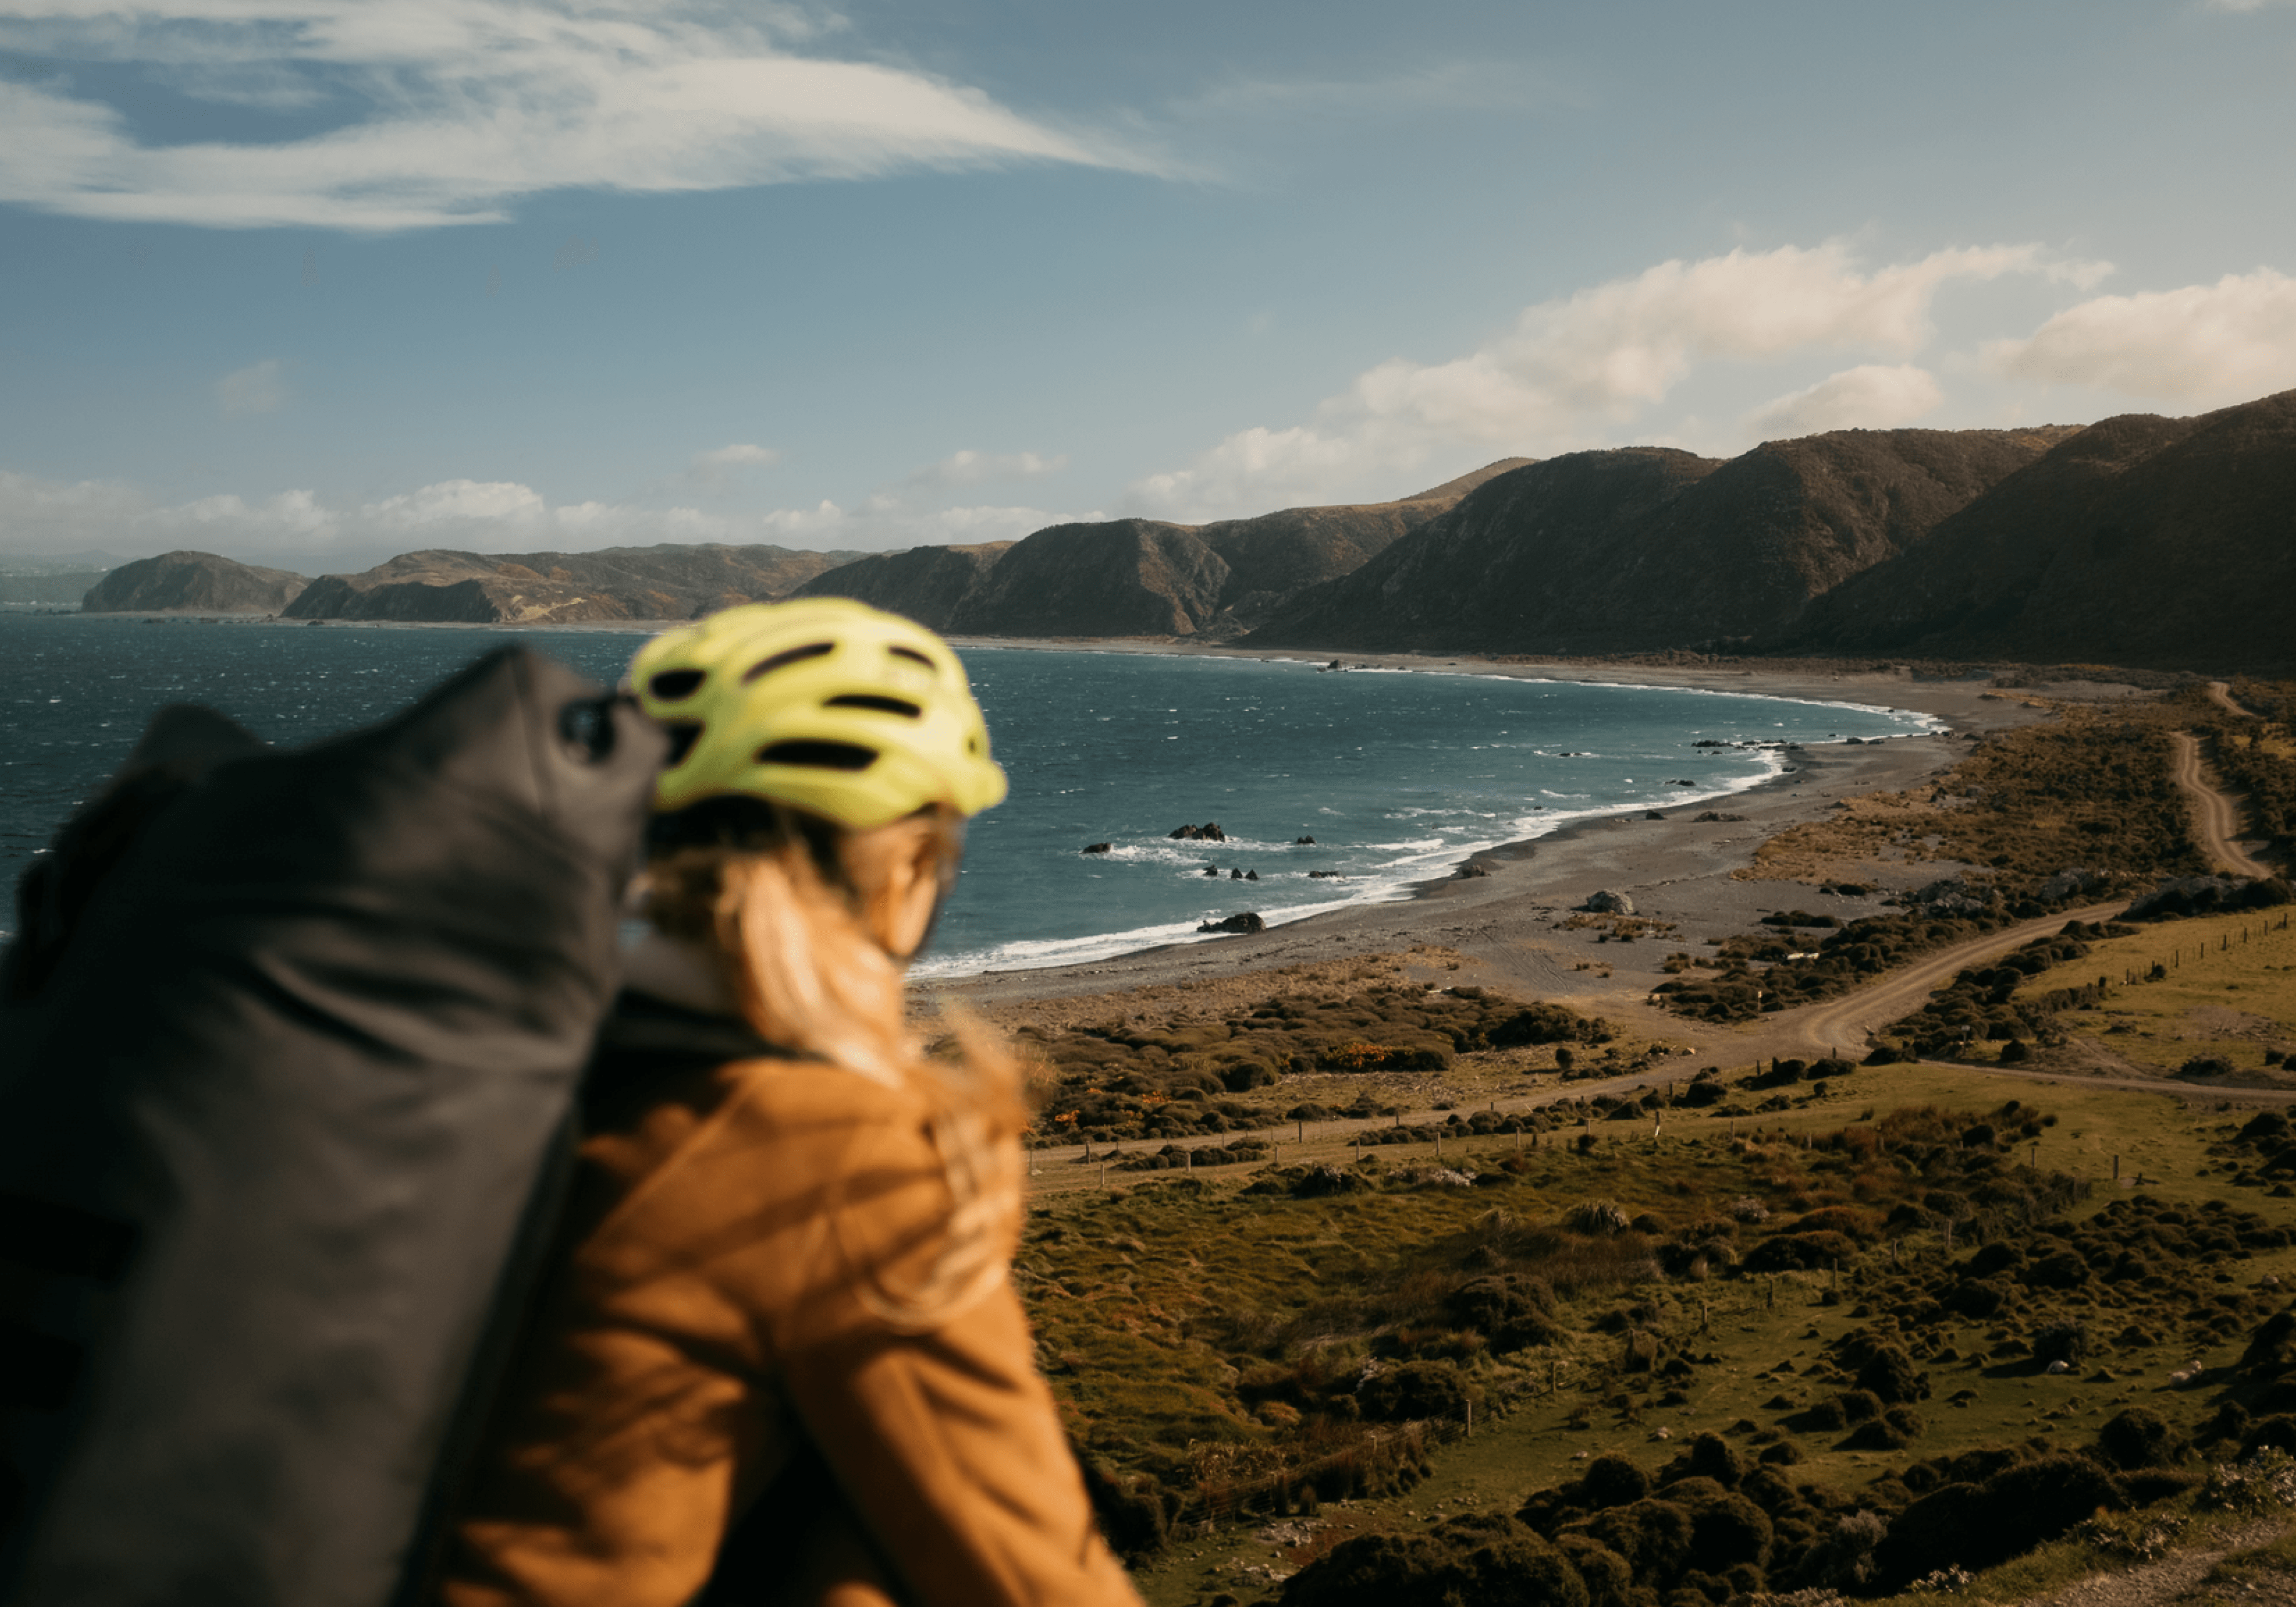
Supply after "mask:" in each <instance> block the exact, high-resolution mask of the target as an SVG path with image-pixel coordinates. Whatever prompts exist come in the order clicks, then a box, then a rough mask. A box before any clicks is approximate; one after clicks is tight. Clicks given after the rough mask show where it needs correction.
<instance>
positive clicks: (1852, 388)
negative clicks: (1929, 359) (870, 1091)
mask: <svg viewBox="0 0 2296 1607" xmlns="http://www.w3.org/2000/svg"><path fill="white" fill-rule="evenodd" d="M1944 400H1945V392H1944V390H1943V389H1940V388H1939V385H1938V382H1937V377H1936V376H1935V375H1934V374H1932V373H1930V372H1929V370H1927V369H1925V368H1916V367H1915V366H1914V365H1912V364H1910V363H1899V364H1895V365H1886V366H1885V365H1882V364H1879V363H1862V364H1860V365H1857V367H1855V368H1845V369H1843V370H1842V371H1841V373H1835V374H1828V375H1827V376H1826V377H1825V379H1822V380H1820V381H1818V382H1817V383H1816V384H1815V385H1812V386H1810V387H1809V388H1808V389H1806V390H1797V391H1794V392H1792V394H1790V395H1787V396H1782V397H1780V398H1778V399H1777V400H1775V401H1774V402H1772V403H1770V404H1769V405H1768V406H1764V407H1760V408H1758V409H1756V410H1755V411H1754V412H1753V413H1752V414H1749V415H1748V417H1747V420H1746V424H1747V427H1748V428H1749V429H1751V430H1753V431H1754V432H1755V433H1756V434H1757V435H1759V436H1760V437H1761V438H1762V439H1765V440H1775V439H1781V438H1784V437H1787V436H1795V435H1816V433H1818V432H1819V431H1820V430H1887V429H1889V428H1890V427H1891V426H1893V425H1897V424H1908V423H1911V422H1913V421H1914V420H1915V419H1917V418H1920V417H1921V416H1922V415H1923V414H1927V413H1931V412H1934V411H1935V410H1936V409H1937V407H1938V406H1939V404H1941V403H1942V402H1943V401H1944Z"/></svg>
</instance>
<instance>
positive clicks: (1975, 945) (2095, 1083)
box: [1031, 682, 2296, 1191]
mask: <svg viewBox="0 0 2296 1607" xmlns="http://www.w3.org/2000/svg"><path fill="white" fill-rule="evenodd" d="M2210 693H2211V694H2212V695H2214V696H2215V697H2216V698H2217V699H2218V701H2220V702H2222V703H2223V704H2224V705H2225V707H2226V708H2227V709H2231V710H2233V711H2234V712H2235V713H2242V714H2244V713H2246V712H2247V711H2246V710H2245V709H2242V708H2241V707H2240V705H2239V704H2237V703H2235V702H2233V701H2232V700H2231V696H2230V689H2229V688H2228V687H2226V685H2224V683H2222V682H2216V683H2212V684H2211V685H2210ZM2169 740H2170V741H2171V742H2173V743H2174V744H2175V745H2176V750H2177V766H2176V781H2177V786H2178V787H2179V788H2180V789H2182V790H2183V791H2184V792H2185V796H2186V798H2187V799H2190V801H2191V803H2192V808H2193V817H2194V824H2195V827H2196V829H2197V830H2198V832H2199V833H2200V836H2201V841H2202V846H2203V847H2204V848H2205V849H2207V851H2208V854H2209V856H2210V858H2211V860H2213V861H2214V862H2215V863H2217V864H2218V865H2221V866H2223V867H2225V868H2226V869H2228V870H2230V871H2231V872H2232V873H2234V874H2235V875H2242V876H2259V877H2261V876H2268V875H2270V874H2272V873H2271V871H2269V870H2268V869H2267V868H2266V867H2265V866H2263V865H2259V864H2258V863H2257V861H2256V860H2255V859H2253V858H2251V857H2250V856H2249V855H2248V854H2247V853H2246V852H2245V851H2243V849H2241V847H2240V845H2239V844H2238V842H2236V841H2235V840H2234V833H2235V832H2238V831H2239V830H2240V811H2239V808H2238V807H2237V806H2236V805H2235V803H2234V802H2233V800H2232V799H2229V798H2227V797H2226V796H2225V795H2224V794H2223V793H2222V792H2219V791H2217V790H2216V788H2215V787H2213V786H2212V785H2210V782H2209V778H2208V775H2207V772H2206V771H2205V770H2204V769H2203V768H2202V764H2201V750H2200V742H2199V741H2198V739H2196V738H2195V737H2194V735H2193V734H2191V733H2190V732H2185V731H2177V732H2171V733H2170V734H2169ZM2127 907H2128V901H2127V900H2126V899H2116V900H2114V901H2113V902H2112V903H2110V904H2091V905H2087V906H2083V907H2081V908H2079V909H2071V910H2063V911H2060V912H2059V913H2058V914H2054V915H2044V916H2042V917H2040V918H2039V919H2038V920H2033V921H2021V922H2018V923H2017V924H2016V925H2014V926H2006V927H2003V928H2002V929H2001V930H2000V931H1991V932H1987V933H1986V934H1985V935H1984V936H1982V937H1979V938H1972V939H1968V940H1966V941H1964V942H1961V943H1956V944H1954V945H1953V946H1952V947H1948V948H1941V949H1939V950H1938V951H1937V952H1936V953H1934V954H1929V955H1923V956H1922V957H1921V958H1920V959H1918V960H1915V962H1914V963H1911V964H1909V965H1907V966H1905V967H1904V968H1902V969H1900V970H1898V971H1893V972H1888V973H1887V974H1885V975H1884V976H1882V978H1881V979H1880V980H1876V981H1874V982H1872V983H1869V984H1868V985H1867V986H1866V987H1863V988H1858V989H1857V991H1856V992H1854V993H1849V994H1844V995H1843V996H1841V997H1840V998H1833V999H1826V1000H1825V1001H1823V1002H1821V1003H1819V1004H1807V1005H1804V1006H1803V1007H1802V1008H1800V1009H1799V1010H1792V1011H1783V1012H1780V1013H1778V1014H1776V1015H1775V1016H1770V1017H1767V1018H1766V1019H1765V1020H1764V1021H1762V1022H1761V1023H1760V1024H1759V1028H1758V1029H1756V1030H1755V1031H1753V1032H1751V1033H1748V1034H1746V1035H1745V1036H1743V1037H1733V1038H1732V1039H1730V1040H1729V1041H1728V1043H1727V1046H1726V1048H1725V1047H1724V1046H1723V1045H1717V1046H1716V1048H1715V1049H1714V1050H1712V1051H1710V1053H1712V1054H1714V1055H1715V1057H1716V1058H1717V1059H1718V1060H1722V1061H1723V1062H1726V1063H1736V1064H1742V1065H1743V1064H1745V1063H1747V1062H1753V1061H1759V1060H1765V1059H1770V1058H1774V1057H1776V1056H1780V1055H1787V1056H1800V1057H1809V1058H1815V1057H1818V1056H1823V1055H1827V1054H1836V1053H1840V1054H1845V1055H1846V1056H1847V1057H1848V1058H1849V1059H1851V1060H1857V1059H1862V1058H1863V1057H1864V1054H1865V1050H1866V1035H1867V1034H1868V1033H1869V1032H1873V1031H1877V1030H1879V1029H1881V1028H1882V1027H1885V1026H1887V1025H1889V1024H1890V1022H1891V1021H1902V1020H1903V1019H1904V1018H1905V1017H1907V1016H1909V1015H1911V1014H1912V1013H1914V1012H1915V1011H1916V1010H1918V1009H1920V1008H1921V1007H1922V1004H1923V1001H1924V1000H1926V999H1927V998H1928V997H1929V996H1930V995H1931V992H1933V991H1934V990H1935V989H1936V988H1938V987H1939V986H1940V985H1941V984H1943V983H1944V982H1946V981H1947V980H1950V979H1951V978H1952V977H1953V976H1954V975H1956V973H1957V972H1961V971H1964V970H1965V969H1967V968H1968V967H1970V966H1972V965H1980V964H1982V963H1985V962H1986V961H1988V960H1991V959H1995V958H1997V957H1998V956H1999V955H2005V954H2007V953H2008V952H2009V951H2010V950H2012V949H2013V948H2015V947H2018V946H2019V945H2021V944H2024V943H2029V942H2030V941H2032V940H2033V939H2035V938H2041V937H2046V936H2048V935H2049V934H2050V933H2052V932H2055V931H2062V930H2063V928H2064V926H2065V925H2066V923H2067V922H2073V921H2079V922H2102V921H2110V920H2112V918H2113V917H2114V916H2116V915H2118V914H2120V912H2121V911H2122V910H2124V909H2126V908H2127ZM1676 1030H1677V1034H1678V1031H1679V1024H1677V1026H1676ZM1922 1063H1923V1064H1926V1065H1937V1066H1942V1067H1948V1068H1949V1069H1951V1070H1957V1071H1965V1072H1970V1073H1972V1074H1974V1075H1977V1076H1991V1077H2007V1078H2017V1079H2019V1080H2021V1081H2026V1082H2056V1083H2078V1084H2080V1085H2082V1086H2089V1087H2104V1088H2112V1089H2114V1090H2118V1091H2126V1092H2128V1093H2143V1094H2173V1095H2179V1096H2181V1097H2184V1098H2193V1097H2196V1096H2202V1095H2209V1096H2214V1097H2218V1098H2221V1097H2224V1096H2225V1095H2227V1094H2234V1095H2236V1096H2237V1097H2238V1098H2239V1099H2240V1100H2241V1102H2242V1103H2248V1104H2285V1103H2291V1102H2292V1101H2296V1092H2292V1091H2288V1090H2284V1089H2273V1088H2241V1089H2238V1090H2226V1089H2220V1088H2202V1087H2197V1086H2194V1085H2193V1084H2191V1083H2183V1082H2175V1081H2170V1080H2169V1079H2166V1078H2095V1077H2079V1076H2063V1075H2058V1074H2054V1073H2051V1072H2046V1071H2030V1070H2026V1069H2025V1068H2024V1067H2022V1066H2014V1067H2010V1066H1999V1067H1997V1066H1972V1065H1964V1064H1962V1063H1960V1062H1952V1061H1931V1062H1922ZM1679 1076H1680V1074H1679V1073H1673V1074H1669V1073H1668V1072H1666V1071H1663V1070H1651V1071H1644V1072H1637V1073H1635V1074H1632V1075H1629V1076H1625V1077H1617V1078H1604V1079H1603V1080H1601V1081H1590V1082H1579V1083H1572V1084H1569V1085H1567V1086H1565V1085H1563V1084H1561V1083H1559V1082H1556V1083H1550V1084H1548V1085H1547V1086H1546V1087H1545V1088H1543V1089H1542V1090H1541V1091H1540V1092H1538V1093H1537V1094H1531V1095H1518V1096H1516V1097H1514V1098H1512V1099H1502V1100H1499V1101H1497V1102H1496V1103H1494V1104H1493V1105H1492V1106H1491V1108H1492V1109H1494V1110H1497V1111H1501V1112H1505V1111H1529V1110H1534V1109H1537V1108H1538V1107H1539V1106H1541V1105H1547V1104H1552V1103H1555V1102H1556V1101H1557V1100H1562V1099H1570V1100H1578V1099H1584V1098H1588V1097H1591V1096H1592V1095H1596V1094H1618V1093H1624V1092H1625V1091H1627V1090H1628V1089H1631V1088H1639V1087H1647V1086H1651V1085H1652V1084H1657V1083H1664V1082H1669V1081H1676V1080H1679ZM1389 1121H1390V1118H1385V1117H1375V1118H1372V1119H1350V1118H1346V1117H1339V1118H1333V1119H1329V1120H1324V1121H1319V1122H1316V1123H1315V1124H1314V1127H1315V1129H1316V1131H1315V1135H1314V1136H1313V1138H1311V1139H1309V1140H1308V1144H1307V1147H1308V1149H1310V1150H1337V1149H1339V1148H1341V1146H1343V1144H1344V1143H1345V1141H1346V1139H1347V1138H1348V1137H1349V1136H1350V1135H1352V1134H1354V1133H1357V1132H1359V1131H1361V1130H1363V1129H1364V1128H1366V1127H1385V1126H1387V1125H1388V1123H1389ZM1281 1134H1282V1129H1280V1128H1277V1129H1273V1130H1271V1131H1268V1132H1264V1133H1262V1134H1261V1135H1259V1136H1272V1137H1275V1138H1276V1139H1277V1140H1278V1144H1277V1158H1278V1159H1281V1158H1282V1155H1283V1150H1284V1147H1285V1145H1286V1144H1291V1145H1292V1146H1295V1147H1296V1146H1297V1145H1298V1144H1299V1140H1297V1139H1292V1140H1283V1139H1282V1136H1281ZM1242 1136H1244V1135H1242V1134H1235V1135H1226V1134H1223V1135H1218V1136H1204V1137H1197V1138H1178V1139H1174V1140H1172V1141H1171V1142H1172V1143H1173V1144H1176V1145H1177V1146H1178V1147H1179V1148H1181V1149H1184V1150H1195V1149H1208V1148H1211V1147H1214V1146H1218V1145H1223V1144H1229V1143H1232V1142H1234V1139H1235V1138H1237V1137H1242ZM1149 1142H1150V1143H1151V1144H1154V1143H1155V1141H1149ZM1142 1143H1143V1141H1142V1140H1139V1139H1133V1140H1130V1141H1128V1144H1127V1145H1126V1146H1125V1147H1127V1148H1128V1150H1130V1151H1132V1152H1137V1151H1138V1149H1139V1148H1140V1146H1141V1144H1142ZM1086 1160H1087V1156H1086V1152H1085V1149H1084V1146H1082V1145H1079V1144H1066V1145H1062V1146H1061V1147H1059V1148H1056V1149H1055V1148H1046V1149H1043V1150H1039V1151H1037V1152H1035V1155H1034V1157H1033V1159H1032V1162H1031V1169H1032V1171H1035V1172H1037V1176H1036V1177H1034V1179H1033V1185H1034V1186H1035V1187H1037V1189H1038V1190H1040V1191H1041V1190H1042V1189H1043V1188H1044V1187H1045V1186H1046V1185H1053V1184H1055V1183H1056V1182H1061V1183H1065V1184H1067V1185H1069V1186H1071V1187H1087V1186H1094V1185H1095V1183H1096V1179H1095V1176H1094V1175H1093V1174H1092V1173H1091V1172H1089V1171H1088V1170H1087V1167H1086V1166H1085V1165H1083V1164H1079V1163H1082V1162H1085V1161H1086ZM1038 1168H1042V1169H1041V1171H1039V1170H1038Z"/></svg>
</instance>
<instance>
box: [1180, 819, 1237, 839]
mask: <svg viewBox="0 0 2296 1607" xmlns="http://www.w3.org/2000/svg"><path fill="white" fill-rule="evenodd" d="M1168 835H1169V836H1171V837H1174V838H1177V840H1180V841H1182V842H1226V840H1227V833H1226V832H1223V831H1221V830H1220V829H1219V823H1218V821H1214V820H1208V821H1206V822H1204V824H1201V825H1200V826H1175V827H1173V828H1172V830H1171V832H1169V833H1168Z"/></svg>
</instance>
